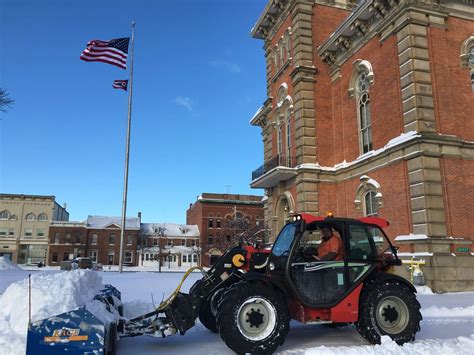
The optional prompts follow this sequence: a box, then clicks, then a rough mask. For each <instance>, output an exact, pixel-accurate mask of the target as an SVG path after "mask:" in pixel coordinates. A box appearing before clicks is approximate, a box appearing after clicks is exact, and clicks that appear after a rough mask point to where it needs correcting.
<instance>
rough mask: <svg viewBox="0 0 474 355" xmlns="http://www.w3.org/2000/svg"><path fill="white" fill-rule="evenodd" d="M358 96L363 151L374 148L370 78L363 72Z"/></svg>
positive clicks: (358, 80) (358, 82) (358, 84)
mask: <svg viewBox="0 0 474 355" xmlns="http://www.w3.org/2000/svg"><path fill="white" fill-rule="evenodd" d="M357 98H358V100H357V101H358V107H359V111H358V114H359V135H360V144H361V152H362V153H367V152H369V151H371V150H372V119H371V117H370V98H369V79H368V77H367V73H365V72H363V73H361V74H360V75H359V78H358V79H357Z"/></svg>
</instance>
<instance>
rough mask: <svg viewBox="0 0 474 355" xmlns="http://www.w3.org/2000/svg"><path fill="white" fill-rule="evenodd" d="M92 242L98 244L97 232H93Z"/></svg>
mask: <svg viewBox="0 0 474 355" xmlns="http://www.w3.org/2000/svg"><path fill="white" fill-rule="evenodd" d="M91 244H92V245H97V234H95V233H94V234H92V241H91Z"/></svg>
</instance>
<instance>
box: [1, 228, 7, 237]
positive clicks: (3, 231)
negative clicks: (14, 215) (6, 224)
mask: <svg viewBox="0 0 474 355" xmlns="http://www.w3.org/2000/svg"><path fill="white" fill-rule="evenodd" d="M7 233H8V228H0V237H6V236H7Z"/></svg>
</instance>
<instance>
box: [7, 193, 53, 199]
mask: <svg viewBox="0 0 474 355" xmlns="http://www.w3.org/2000/svg"><path fill="white" fill-rule="evenodd" d="M2 197H13V198H15V197H16V198H18V197H19V198H37V199H52V200H55V199H56V196H54V195H25V194H2V193H0V198H2Z"/></svg>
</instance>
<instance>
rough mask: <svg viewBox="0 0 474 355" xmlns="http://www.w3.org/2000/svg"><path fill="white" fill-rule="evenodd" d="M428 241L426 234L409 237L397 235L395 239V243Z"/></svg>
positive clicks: (410, 235)
mask: <svg viewBox="0 0 474 355" xmlns="http://www.w3.org/2000/svg"><path fill="white" fill-rule="evenodd" d="M424 239H429V238H428V236H427V235H426V234H409V235H399V236H397V237H396V238H395V241H396V242H399V241H404V240H424Z"/></svg>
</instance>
